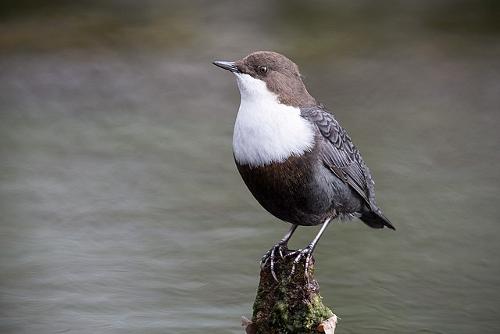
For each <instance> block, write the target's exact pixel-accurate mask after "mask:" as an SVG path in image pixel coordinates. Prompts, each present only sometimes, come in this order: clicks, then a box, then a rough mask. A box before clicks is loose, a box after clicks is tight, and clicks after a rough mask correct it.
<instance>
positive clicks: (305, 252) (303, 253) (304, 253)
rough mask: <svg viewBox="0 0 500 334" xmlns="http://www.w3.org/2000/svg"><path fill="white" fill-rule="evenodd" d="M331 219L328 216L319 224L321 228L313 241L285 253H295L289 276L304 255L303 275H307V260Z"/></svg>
mask: <svg viewBox="0 0 500 334" xmlns="http://www.w3.org/2000/svg"><path fill="white" fill-rule="evenodd" d="M331 221H332V218H331V217H330V218H328V219H326V220H325V222H324V223H323V226H321V229H320V230H319V232H318V234H316V237H314V239H313V241H311V243H310V244H309V245H308V246H307V247H306V248H304V249H299V250H297V251H295V252H293V253H289V254H287V255H297V256H296V257H295V260H294V261H293V266H292V270H291V272H290V277H291V276H292V275H293V274H294V273H295V267H296V266H297V264H298V263H299V262H300V259H302V258H303V257H304V256H305V258H306V263H305V264H304V268H305V275H306V276H308V273H307V270H308V269H309V262H310V261H311V257H312V254H313V252H314V249H315V248H316V245H317V244H318V241H319V239H320V238H321V235H322V234H323V232H325V230H326V228H327V227H328V224H330V222H331Z"/></svg>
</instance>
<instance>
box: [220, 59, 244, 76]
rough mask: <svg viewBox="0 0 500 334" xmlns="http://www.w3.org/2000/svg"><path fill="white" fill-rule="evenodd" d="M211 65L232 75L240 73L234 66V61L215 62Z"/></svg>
mask: <svg viewBox="0 0 500 334" xmlns="http://www.w3.org/2000/svg"><path fill="white" fill-rule="evenodd" d="M213 64H214V65H215V66H219V67H220V68H223V69H225V70H228V71H231V72H233V73H240V70H238V67H237V66H236V63H235V62H234V61H223V60H216V61H214V62H213Z"/></svg>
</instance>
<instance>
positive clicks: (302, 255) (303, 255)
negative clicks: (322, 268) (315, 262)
mask: <svg viewBox="0 0 500 334" xmlns="http://www.w3.org/2000/svg"><path fill="white" fill-rule="evenodd" d="M313 251H314V247H313V246H312V245H309V246H307V247H306V248H304V249H298V250H296V251H294V252H291V253H288V254H287V255H285V256H286V257H288V256H295V259H294V260H293V265H292V270H290V275H289V276H288V277H289V278H291V277H292V276H293V274H295V270H296V269H297V265H298V264H299V262H300V261H301V259H305V263H304V276H305V277H306V278H309V265H310V263H311V260H312V254H313Z"/></svg>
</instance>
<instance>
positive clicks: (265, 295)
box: [245, 250, 336, 334]
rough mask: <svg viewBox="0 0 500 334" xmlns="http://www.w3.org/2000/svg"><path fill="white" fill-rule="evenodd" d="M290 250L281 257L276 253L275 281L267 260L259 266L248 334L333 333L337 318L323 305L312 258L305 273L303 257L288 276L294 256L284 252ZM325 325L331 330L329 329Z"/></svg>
mask: <svg viewBox="0 0 500 334" xmlns="http://www.w3.org/2000/svg"><path fill="white" fill-rule="evenodd" d="M292 252H293V251H291V250H283V252H282V253H283V255H284V256H283V257H281V256H280V255H278V254H277V255H276V258H275V261H274V272H275V274H276V277H277V279H278V280H277V281H276V280H275V279H274V277H273V275H272V272H271V266H270V261H267V263H266V265H265V266H264V267H263V268H262V269H261V272H260V282H259V287H258V289H257V297H256V298H255V302H254V305H253V316H252V321H251V322H250V321H248V322H247V323H245V325H246V332H247V333H248V334H298V333H300V334H312V333H325V332H327V333H333V330H334V327H335V323H336V317H335V315H334V314H333V312H332V311H331V310H330V309H329V308H328V307H326V306H325V305H323V302H322V298H321V296H320V294H319V284H318V282H317V281H316V280H315V279H314V258H311V260H310V263H309V267H308V270H307V273H306V272H305V257H304V258H302V259H301V261H300V262H299V263H297V265H296V267H295V272H294V274H293V275H291V276H290V273H291V271H292V266H293V261H294V259H295V256H293V255H292V254H291V256H286V255H287V254H290V253H292ZM328 320H329V321H330V324H331V325H328V323H327V321H328ZM328 326H330V327H331V326H333V329H330V330H328V329H327V328H328Z"/></svg>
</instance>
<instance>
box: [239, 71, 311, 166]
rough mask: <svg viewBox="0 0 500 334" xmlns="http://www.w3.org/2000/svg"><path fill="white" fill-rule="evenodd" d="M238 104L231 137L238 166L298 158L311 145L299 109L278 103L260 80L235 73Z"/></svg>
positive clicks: (309, 130) (308, 131)
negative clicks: (293, 156) (239, 96)
mask: <svg viewBox="0 0 500 334" xmlns="http://www.w3.org/2000/svg"><path fill="white" fill-rule="evenodd" d="M236 77H237V82H238V88H239V90H240V94H241V104H240V109H239V110H238V116H237V117H236V123H235V125H234V134H233V151H234V156H235V159H236V161H237V162H238V163H240V164H247V165H251V166H263V165H267V164H270V163H272V162H282V161H284V160H286V159H287V158H288V157H290V156H292V155H300V154H302V153H304V152H305V151H308V150H311V149H312V147H313V146H314V130H313V127H312V125H311V124H310V123H309V122H308V121H307V120H305V119H304V118H302V117H301V116H300V109H299V108H296V107H291V106H287V105H284V104H281V103H280V102H279V101H278V97H277V96H276V94H274V93H272V92H271V91H269V90H268V89H267V87H266V84H265V82H264V81H262V80H258V79H254V78H252V77H251V76H250V75H248V74H239V73H238V74H236Z"/></svg>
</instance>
